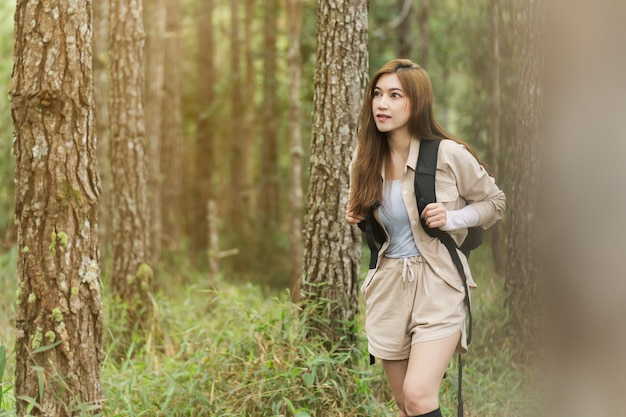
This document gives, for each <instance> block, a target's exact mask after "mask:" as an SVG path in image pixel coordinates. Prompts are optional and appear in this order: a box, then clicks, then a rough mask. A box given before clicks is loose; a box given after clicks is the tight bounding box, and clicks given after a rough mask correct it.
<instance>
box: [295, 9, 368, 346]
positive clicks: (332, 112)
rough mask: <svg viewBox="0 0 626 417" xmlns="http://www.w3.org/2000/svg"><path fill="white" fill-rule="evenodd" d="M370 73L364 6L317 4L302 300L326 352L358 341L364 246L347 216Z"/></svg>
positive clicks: (311, 325) (358, 233)
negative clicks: (353, 325)
mask: <svg viewBox="0 0 626 417" xmlns="http://www.w3.org/2000/svg"><path fill="white" fill-rule="evenodd" d="M367 70H368V56H367V1H366V0H355V1H349V2H336V1H330V0H319V1H318V26H317V63H316V72H315V93H314V110H313V134H312V143H311V162H310V182H309V193H308V195H309V197H308V201H307V204H308V214H307V216H306V218H305V230H304V234H305V236H304V238H305V248H304V266H303V277H302V280H303V283H302V296H303V298H304V301H305V305H307V307H308V308H310V309H312V311H311V314H310V315H309V316H310V317H311V318H310V320H309V323H307V324H308V326H309V328H310V329H312V331H316V332H318V333H319V334H321V335H322V336H323V337H325V339H326V340H328V341H329V344H338V345H341V344H345V343H351V341H353V340H354V331H353V329H351V328H349V327H350V326H348V325H347V323H350V322H351V321H352V320H354V318H355V317H356V314H357V311H358V302H357V291H358V288H357V287H358V283H359V263H360V262H359V260H360V256H361V253H360V252H361V250H360V244H361V240H360V232H359V231H358V229H357V228H355V227H351V226H349V225H348V224H347V223H346V222H345V221H344V212H345V208H346V204H347V202H348V188H349V172H348V166H349V164H350V160H351V158H352V153H353V149H354V144H355V138H356V131H357V117H358V114H359V111H360V107H361V100H362V94H363V90H364V88H365V86H366V79H367ZM321 323H323V324H321Z"/></svg>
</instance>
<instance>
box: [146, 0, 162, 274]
mask: <svg viewBox="0 0 626 417" xmlns="http://www.w3.org/2000/svg"><path fill="white" fill-rule="evenodd" d="M166 1H167V0H149V1H148V2H146V3H145V4H144V6H145V7H144V17H143V20H144V22H145V26H146V50H145V63H146V64H145V99H144V103H145V119H146V143H147V147H146V156H147V165H148V170H147V173H148V178H147V182H148V184H147V187H148V207H149V210H150V224H149V232H150V239H149V240H150V248H149V249H150V255H151V259H150V260H149V261H150V263H151V264H153V265H156V264H157V262H158V261H159V259H160V257H161V243H162V242H161V240H162V236H163V217H162V209H163V207H162V206H161V186H162V183H163V178H162V172H161V136H162V134H161V127H162V126H161V120H162V118H163V107H164V104H163V97H164V88H165V86H164V74H165V51H164V49H163V41H164V35H165V19H166V13H165V7H166V6H165V2H166Z"/></svg>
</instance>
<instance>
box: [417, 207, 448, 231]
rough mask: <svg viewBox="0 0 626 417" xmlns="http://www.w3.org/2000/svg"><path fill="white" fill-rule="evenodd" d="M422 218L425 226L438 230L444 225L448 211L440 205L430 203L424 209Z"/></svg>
mask: <svg viewBox="0 0 626 417" xmlns="http://www.w3.org/2000/svg"><path fill="white" fill-rule="evenodd" d="M422 218H423V219H424V220H425V221H426V226H428V227H430V228H431V229H438V228H441V227H443V226H445V225H446V222H447V221H448V211H447V210H446V208H445V207H444V206H443V204H442V203H430V204H428V205H427V206H426V207H424V210H423V211H422Z"/></svg>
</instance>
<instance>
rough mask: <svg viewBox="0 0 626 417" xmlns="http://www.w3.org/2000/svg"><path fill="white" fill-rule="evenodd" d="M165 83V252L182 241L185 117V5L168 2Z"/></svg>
mask: <svg viewBox="0 0 626 417" xmlns="http://www.w3.org/2000/svg"><path fill="white" fill-rule="evenodd" d="M166 7H167V8H166V16H167V19H166V30H165V39H164V44H163V47H164V49H165V68H164V82H165V92H164V93H165V95H164V97H163V103H162V104H163V107H162V113H161V117H162V125H161V135H162V136H161V155H160V157H161V172H162V175H163V177H162V182H161V198H162V203H161V204H162V222H163V224H162V227H163V234H162V237H163V239H162V244H163V248H162V250H174V249H176V248H178V247H179V244H180V242H181V238H182V225H183V220H182V196H183V193H182V190H183V178H182V150H181V149H182V145H183V140H182V139H183V138H182V114H181V69H180V66H181V62H180V60H181V56H182V54H181V50H182V33H181V3H180V0H167V1H166Z"/></svg>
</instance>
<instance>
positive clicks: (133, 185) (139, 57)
mask: <svg viewBox="0 0 626 417" xmlns="http://www.w3.org/2000/svg"><path fill="white" fill-rule="evenodd" d="M110 4H111V6H110V27H111V32H110V50H109V54H110V59H111V109H110V112H109V113H110V115H111V122H110V123H111V173H112V177H113V207H114V209H113V210H112V212H113V213H112V214H113V271H112V277H111V291H112V292H113V294H114V295H115V296H116V297H119V298H120V299H121V300H123V301H125V302H126V303H128V305H127V308H128V317H129V324H130V326H129V327H130V329H132V328H133V326H135V325H138V326H139V327H140V328H147V325H148V324H149V320H150V319H151V310H152V309H151V307H152V303H151V295H150V287H151V285H152V284H151V281H152V278H153V277H152V269H151V267H150V266H149V264H148V262H149V260H150V252H149V240H148V239H149V232H150V226H149V224H150V222H149V220H150V218H149V216H150V210H149V208H148V200H147V178H146V176H147V165H146V132H145V119H144V113H143V103H142V100H143V83H144V61H143V58H144V56H143V49H144V32H143V14H142V13H143V10H142V0H111V3H110Z"/></svg>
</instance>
